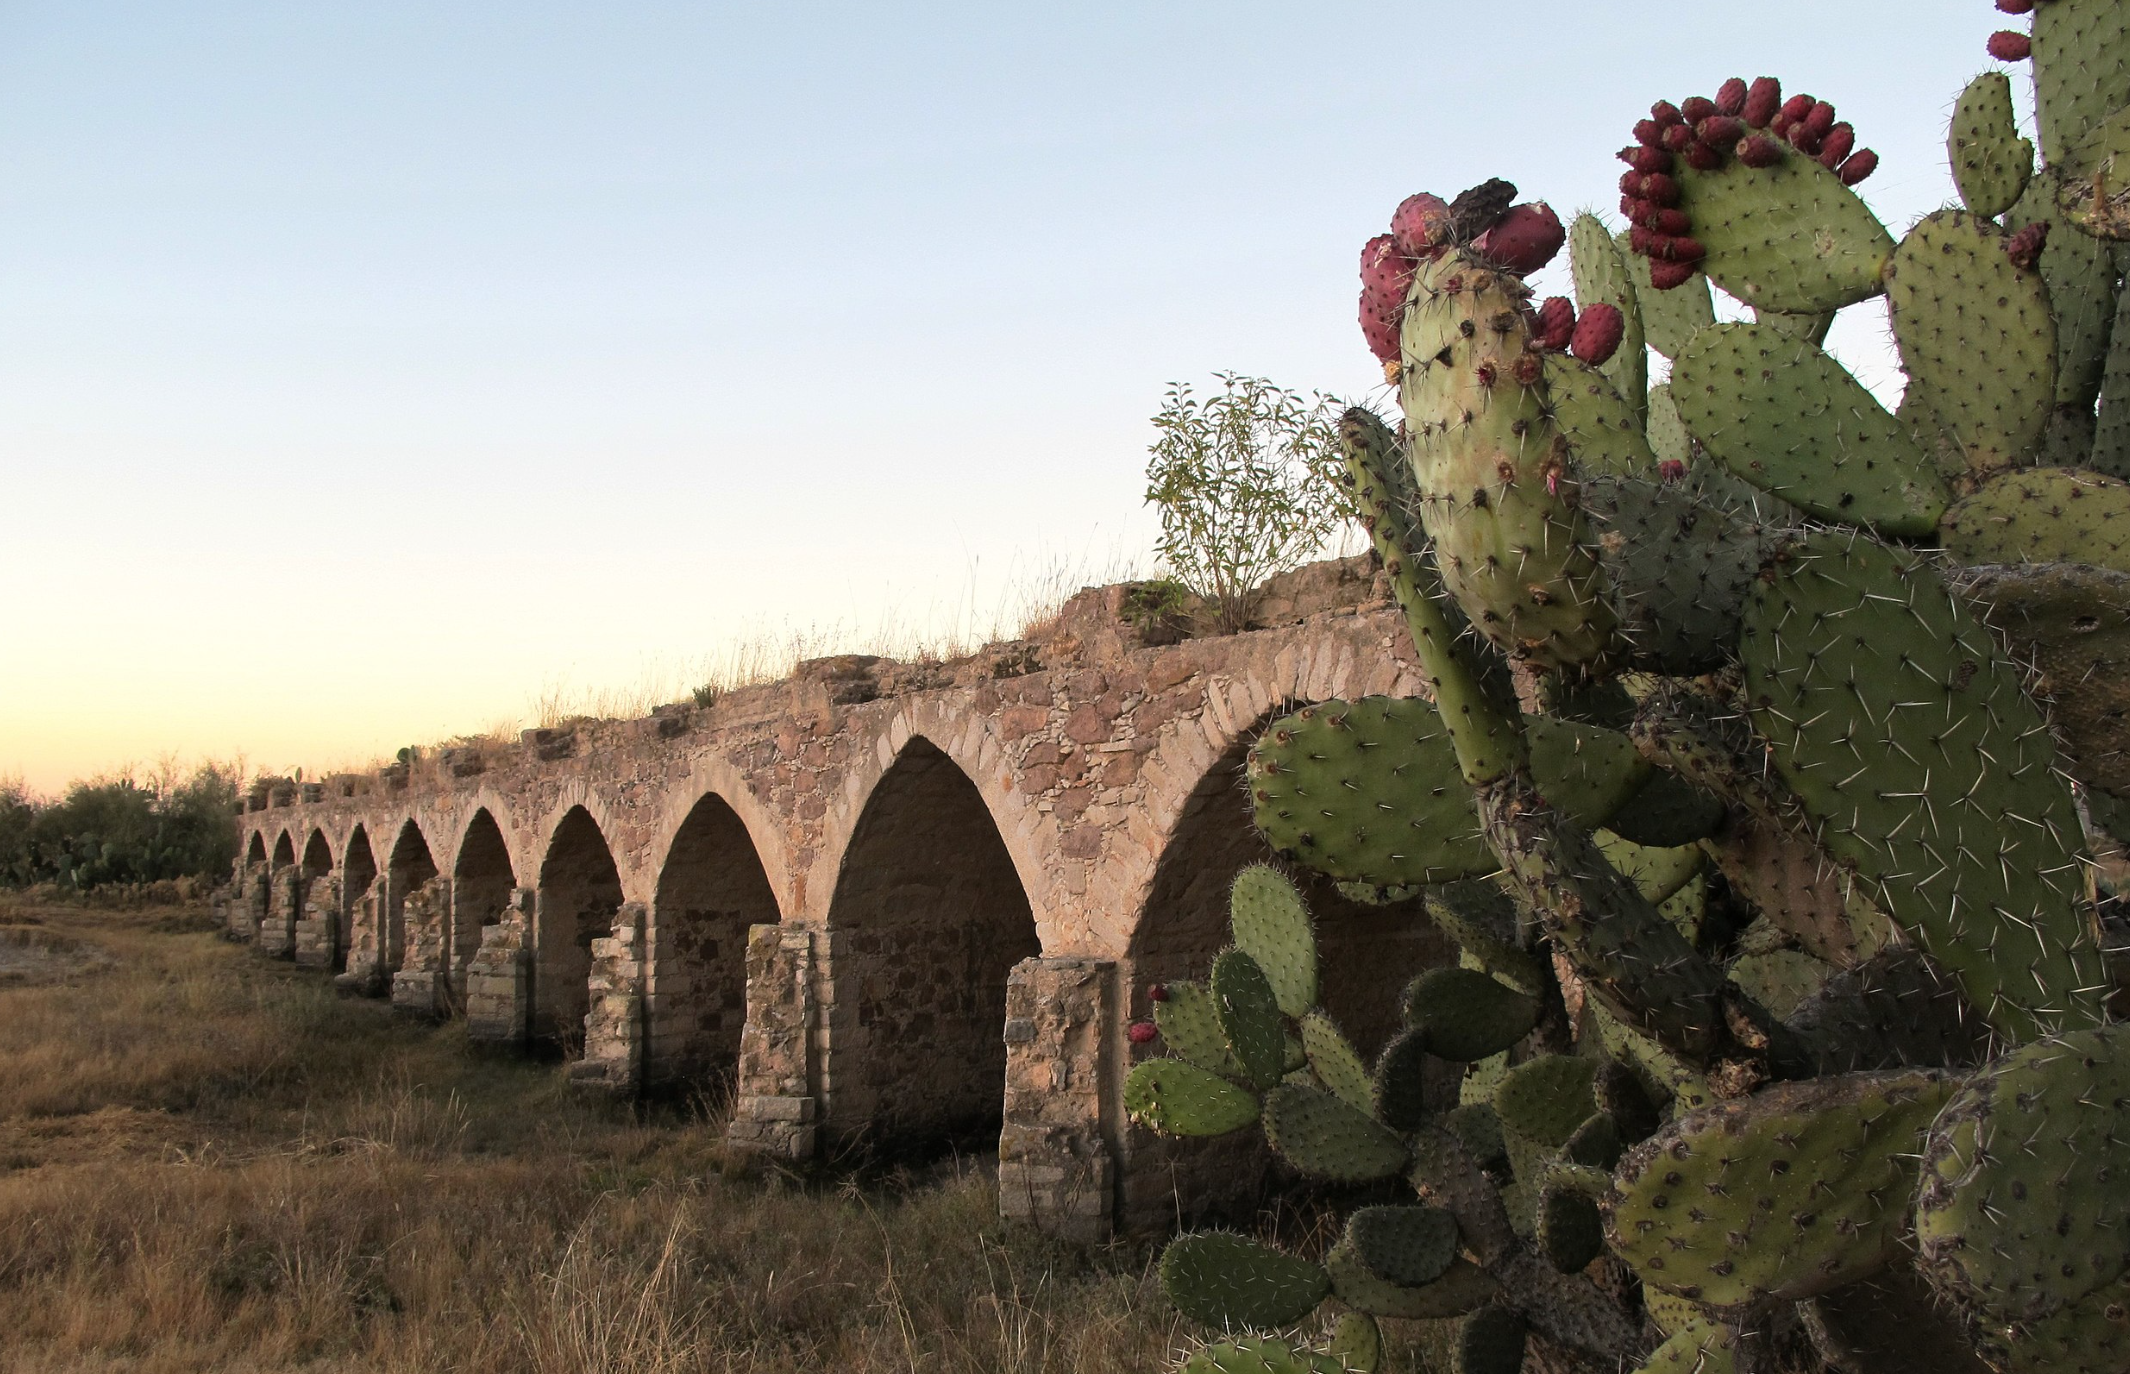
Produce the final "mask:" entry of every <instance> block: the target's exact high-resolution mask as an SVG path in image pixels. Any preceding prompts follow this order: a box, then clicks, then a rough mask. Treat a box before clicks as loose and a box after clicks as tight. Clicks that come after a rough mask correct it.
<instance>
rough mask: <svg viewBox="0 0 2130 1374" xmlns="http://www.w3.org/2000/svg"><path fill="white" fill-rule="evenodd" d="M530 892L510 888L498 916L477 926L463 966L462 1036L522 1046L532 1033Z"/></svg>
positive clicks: (525, 888)
mask: <svg viewBox="0 0 2130 1374" xmlns="http://www.w3.org/2000/svg"><path fill="white" fill-rule="evenodd" d="M532 907H533V892H532V889H531V888H529V887H521V888H516V889H513V890H512V892H511V894H510V905H509V906H507V907H505V908H504V909H503V919H502V920H500V921H497V922H496V923H495V924H494V925H490V926H483V927H482V928H481V947H480V948H479V949H478V950H475V951H474V955H473V960H472V962H471V963H469V964H468V965H467V966H466V1035H467V1038H469V1039H472V1040H485V1041H489V1042H491V1043H494V1044H503V1045H522V1044H524V1043H525V1042H526V1040H528V1039H529V1038H531V1035H532V951H531V950H530V949H528V948H526V944H527V942H528V940H530V938H531V934H532Z"/></svg>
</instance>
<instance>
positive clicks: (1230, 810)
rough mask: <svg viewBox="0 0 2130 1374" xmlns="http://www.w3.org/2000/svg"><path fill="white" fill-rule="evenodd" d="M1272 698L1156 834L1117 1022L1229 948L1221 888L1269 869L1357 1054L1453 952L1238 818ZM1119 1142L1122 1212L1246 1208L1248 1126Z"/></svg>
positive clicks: (1411, 920) (1256, 1175)
mask: <svg viewBox="0 0 2130 1374" xmlns="http://www.w3.org/2000/svg"><path fill="white" fill-rule="evenodd" d="M1286 709H1288V708H1287V706H1286V705H1285V704H1282V703H1276V704H1274V705H1273V706H1271V707H1269V708H1267V709H1266V710H1265V711H1264V712H1263V714H1262V715H1261V716H1260V717H1259V718H1258V719H1257V720H1255V721H1252V722H1249V723H1248V726H1247V728H1246V729H1245V730H1243V731H1241V732H1239V733H1238V734H1237V735H1236V736H1235V737H1234V738H1233V740H1232V741H1231V742H1230V743H1229V744H1228V746H1227V748H1225V749H1224V750H1223V751H1221V753H1220V754H1219V755H1218V757H1216V758H1215V759H1214V761H1213V762H1212V763H1211V764H1210V765H1209V766H1208V767H1207V768H1206V769H1205V770H1204V772H1203V773H1201V774H1200V776H1199V777H1198V778H1197V780H1196V782H1195V784H1194V785H1193V786H1192V788H1191V790H1190V791H1189V792H1188V793H1186V794H1185V795H1184V799H1183V804H1182V805H1181V806H1180V807H1178V808H1177V811H1176V816H1175V820H1174V822H1173V824H1172V825H1171V827H1170V829H1169V831H1168V834H1167V835H1166V836H1165V838H1164V843H1163V844H1162V846H1161V849H1160V853H1159V855H1158V857H1157V859H1156V861H1155V864H1154V873H1153V878H1152V881H1151V882H1150V883H1149V884H1148V885H1147V891H1146V898H1145V903H1144V905H1143V907H1142V909H1141V910H1140V911H1139V913H1138V918H1137V920H1136V921H1135V923H1134V926H1133V932H1132V938H1131V944H1130V947H1129V950H1128V951H1127V955H1126V958H1125V961H1124V968H1123V973H1124V976H1125V979H1126V989H1127V998H1126V1001H1127V1010H1128V1017H1127V1019H1128V1020H1136V1019H1141V1018H1145V1017H1149V1016H1151V1015H1152V1014H1153V1003H1152V998H1151V995H1150V989H1151V988H1152V987H1153V986H1154V985H1156V984H1159V983H1167V982H1173V981H1176V980H1179V979H1192V980H1197V981H1203V980H1204V979H1205V978H1206V976H1207V975H1208V973H1209V972H1210V971H1211V968H1212V963H1213V957H1214V956H1215V955H1216V954H1218V953H1219V952H1220V950H1221V949H1223V948H1224V947H1226V946H1227V944H1228V943H1229V930H1228V889H1229V887H1230V886H1231V885H1232V884H1233V882H1234V879H1235V875H1236V874H1237V873H1239V872H1241V871H1242V869H1244V868H1245V867H1247V866H1249V865H1250V864H1254V863H1270V864H1273V865H1275V866H1277V867H1281V868H1282V869H1283V870H1284V871H1285V872H1286V873H1287V874H1288V876H1289V877H1291V878H1292V879H1294V881H1295V885H1296V886H1297V887H1298V888H1300V889H1301V892H1302V896H1303V899H1304V901H1306V902H1307V904H1308V906H1309V910H1310V913H1311V914H1312V915H1313V916H1314V917H1315V920H1316V930H1317V948H1318V961H1319V970H1320V972H1319V977H1320V983H1321V989H1322V990H1321V992H1320V1000H1321V1002H1322V1004H1323V1006H1324V1009H1325V1010H1326V1011H1327V1012H1329V1013H1330V1015H1331V1017H1332V1019H1333V1020H1334V1021H1335V1022H1337V1023H1338V1025H1339V1027H1340V1029H1341V1030H1343V1031H1345V1032H1346V1034H1347V1036H1348V1038H1349V1039H1351V1040H1352V1041H1353V1043H1354V1044H1355V1046H1356V1047H1358V1048H1359V1049H1360V1050H1361V1052H1362V1053H1363V1055H1364V1056H1368V1057H1370V1058H1372V1057H1373V1056H1374V1054H1375V1052H1376V1051H1377V1050H1378V1049H1379V1048H1380V1047H1381V1046H1382V1045H1383V1044H1384V1043H1385V1042H1386V1041H1387V1040H1389V1039H1390V1037H1391V1036H1392V1035H1393V1034H1395V1032H1396V1029H1397V1027H1398V1024H1399V1010H1398V995H1399V993H1400V991H1401V990H1402V989H1403V988H1404V986H1405V984H1406V983H1407V982H1408V981H1409V980H1410V979H1411V978H1412V977H1413V976H1414V975H1415V974H1417V973H1419V972H1420V971H1421V970H1423V969H1426V968H1430V967H1433V966H1435V965H1437V964H1441V963H1443V962H1445V961H1447V960H1450V959H1454V958H1455V950H1454V947H1452V946H1451V945H1450V944H1449V943H1448V942H1447V941H1446V940H1445V939H1444V938H1443V937H1442V936H1441V935H1440V934H1438V933H1437V932H1436V931H1435V929H1434V927H1433V925H1432V924H1431V923H1430V922H1429V921H1428V919H1427V914H1426V911H1425V909H1424V907H1423V905H1422V903H1421V901H1420V899H1419V898H1417V897H1414V898H1410V899H1407V900H1405V901H1402V902H1396V903H1393V904H1390V905H1383V906H1377V905H1371V904H1368V903H1364V902H1361V901H1357V900H1355V899H1353V898H1351V897H1348V896H1346V895H1345V894H1343V893H1341V892H1340V891H1339V890H1338V887H1337V886H1336V885H1335V884H1334V883H1332V882H1331V881H1330V880H1329V879H1326V878H1325V877H1323V876H1322V875H1321V874H1317V873H1313V872H1310V871H1309V870H1307V869H1298V868H1292V867H1289V866H1286V865H1283V864H1280V863H1279V861H1278V859H1277V857H1276V856H1275V855H1274V854H1273V852H1272V850H1271V847H1270V846H1269V845H1267V844H1266V843H1265V840H1264V837H1263V836H1262V835H1260V834H1259V833H1258V831H1257V828H1256V826H1255V825H1253V824H1252V822H1251V819H1250V798H1249V794H1248V792H1247V790H1246V788H1245V785H1244V767H1245V764H1246V762H1247V759H1248V754H1249V748H1250V744H1251V742H1252V741H1253V740H1254V739H1255V738H1256V735H1257V733H1258V731H1259V730H1260V729H1262V728H1263V726H1264V724H1265V723H1266V722H1267V721H1269V720H1270V719H1272V718H1273V717H1274V716H1275V715H1278V714H1280V713H1282V712H1283V711H1285V710H1286ZM1122 1048H1123V1054H1124V1057H1125V1059H1126V1062H1131V1061H1136V1060H1139V1059H1144V1058H1148V1057H1151V1056H1153V1055H1156V1054H1159V1053H1162V1052H1163V1051H1162V1047H1161V1046H1160V1045H1159V1044H1152V1045H1143V1046H1142V1045H1131V1044H1129V1043H1128V1042H1127V1043H1126V1044H1125V1045H1124V1046H1123V1047H1122ZM1126 1146H1127V1150H1128V1152H1129V1153H1130V1154H1131V1155H1132V1156H1133V1161H1134V1162H1133V1165H1132V1167H1131V1168H1130V1169H1129V1170H1127V1174H1126V1177H1127V1183H1126V1194H1127V1195H1126V1197H1125V1200H1124V1201H1125V1210H1126V1213H1127V1215H1128V1216H1135V1217H1138V1218H1152V1219H1156V1220H1160V1221H1163V1222H1168V1221H1173V1220H1174V1219H1175V1217H1176V1216H1177V1215H1178V1214H1179V1213H1181V1214H1182V1215H1184V1216H1185V1217H1191V1218H1196V1217H1203V1216H1207V1215H1219V1214H1223V1213H1233V1212H1234V1211H1236V1210H1238V1209H1242V1210H1247V1209H1249V1208H1251V1207H1253V1206H1254V1205H1255V1203H1256V1201H1257V1191H1258V1187H1259V1184H1260V1183H1261V1180H1262V1176H1263V1166H1264V1161H1265V1156H1264V1154H1263V1151H1262V1148H1261V1142H1260V1140H1259V1138H1258V1137H1257V1136H1256V1135H1255V1134H1254V1133H1241V1134H1238V1136H1236V1137H1234V1138H1233V1139H1231V1140H1222V1141H1218V1142H1205V1141H1189V1142H1184V1143H1183V1145H1182V1146H1180V1147H1178V1146H1176V1145H1174V1144H1173V1143H1172V1142H1169V1141H1166V1140H1162V1139H1160V1138H1158V1137H1156V1136H1154V1135H1153V1134H1152V1133H1151V1132H1147V1131H1144V1130H1143V1129H1140V1128H1136V1127H1135V1128H1132V1129H1131V1131H1130V1132H1129V1134H1128V1137H1127V1141H1126Z"/></svg>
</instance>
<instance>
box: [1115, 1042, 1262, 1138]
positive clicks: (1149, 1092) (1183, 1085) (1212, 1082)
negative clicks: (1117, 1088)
mask: <svg viewBox="0 0 2130 1374" xmlns="http://www.w3.org/2000/svg"><path fill="white" fill-rule="evenodd" d="M1124 1109H1125V1110H1126V1111H1127V1112H1129V1113H1131V1115H1132V1116H1133V1117H1134V1118H1136V1119H1137V1120H1139V1121H1143V1122H1145V1123H1146V1124H1147V1125H1149V1126H1151V1127H1153V1128H1154V1129H1155V1130H1157V1131H1160V1132H1162V1133H1163V1134H1164V1135H1184V1136H1210V1135H1226V1134H1227V1133H1228V1132H1230V1131H1239V1130H1241V1129H1242V1128H1243V1127H1245V1126H1247V1125H1249V1124H1250V1123H1251V1122H1253V1121H1255V1120H1257V1116H1258V1104H1257V1098H1256V1097H1254V1096H1252V1095H1251V1094H1250V1093H1248V1092H1245V1091H1244V1090H1243V1089H1241V1088H1238V1087H1236V1086H1235V1085H1234V1084H1233V1083H1230V1082H1229V1081H1228V1080H1227V1079H1225V1078H1222V1077H1221V1076H1220V1075H1219V1074H1216V1073H1211V1072H1208V1071H1207V1070H1205V1069H1201V1068H1199V1067H1198V1066H1197V1065H1196V1064H1187V1063H1185V1062H1184V1061H1183V1060H1181V1059H1148V1060H1145V1061H1143V1062H1142V1063H1139V1064H1137V1065H1135V1066H1133V1068H1132V1071H1131V1074H1130V1075H1129V1076H1128V1077H1127V1078H1126V1079H1125V1080H1124Z"/></svg>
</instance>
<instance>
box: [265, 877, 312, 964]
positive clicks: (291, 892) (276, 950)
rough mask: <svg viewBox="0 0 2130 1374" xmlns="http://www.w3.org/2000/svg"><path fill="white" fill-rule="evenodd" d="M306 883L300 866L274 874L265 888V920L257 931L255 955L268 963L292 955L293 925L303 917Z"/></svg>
mask: <svg viewBox="0 0 2130 1374" xmlns="http://www.w3.org/2000/svg"><path fill="white" fill-rule="evenodd" d="M309 887H310V880H309V878H308V877H307V876H306V875H305V873H304V871H303V866H302V865H301V864H289V865H288V866H286V867H284V868H280V869H276V870H275V871H274V876H273V881H272V883H271V884H270V886H269V896H268V898H267V906H266V920H265V922H264V923H263V924H262V925H260V927H259V952H260V953H261V954H264V955H265V956H266V957H267V958H269V959H292V958H294V957H295V955H296V921H297V920H298V918H300V917H301V915H302V914H303V901H304V893H305V891H306V890H307V889H308V888H309Z"/></svg>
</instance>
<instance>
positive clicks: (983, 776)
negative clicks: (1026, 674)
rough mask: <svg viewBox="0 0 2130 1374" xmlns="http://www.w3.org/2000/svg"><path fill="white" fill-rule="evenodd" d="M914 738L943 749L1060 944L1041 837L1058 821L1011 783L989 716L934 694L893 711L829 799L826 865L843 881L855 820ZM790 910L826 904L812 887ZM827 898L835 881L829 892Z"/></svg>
mask: <svg viewBox="0 0 2130 1374" xmlns="http://www.w3.org/2000/svg"><path fill="white" fill-rule="evenodd" d="M913 740H922V741H923V742H924V743H925V745H926V746H927V747H928V748H930V749H933V750H935V751H937V752H939V753H941V754H944V755H945V756H946V757H947V758H948V759H949V760H950V761H952V763H953V764H954V766H955V767H956V768H957V769H958V770H960V772H961V774H962V776H963V777H964V778H965V779H967V780H968V782H969V783H970V785H971V786H972V787H973V788H974V789H975V791H976V795H977V797H978V799H979V800H980V801H981V802H982V804H983V807H984V810H985V812H986V814H987V815H988V816H989V817H990V818H991V821H992V828H993V829H994V830H995V831H996V832H997V834H998V836H999V839H1000V841H1001V843H1002V844H1003V845H1004V847H1005V850H1006V855H1007V858H1008V859H1009V860H1010V861H1011V862H1012V865H1013V871H1014V877H1015V878H1016V880H1017V881H1018V882H1019V883H1020V885H1021V888H1022V891H1023V892H1024V893H1025V894H1026V895H1027V897H1028V899H1029V906H1030V908H1031V909H1032V910H1033V912H1034V919H1035V923H1036V930H1037V933H1038V934H1039V935H1040V936H1041V938H1042V942H1043V948H1044V949H1045V950H1051V949H1053V948H1054V947H1056V946H1058V945H1059V944H1060V940H1059V935H1058V932H1057V931H1056V930H1055V929H1053V926H1052V915H1051V907H1052V903H1051V902H1050V901H1049V897H1050V883H1049V873H1050V870H1051V868H1052V867H1053V866H1054V865H1053V864H1052V862H1051V860H1052V859H1053V857H1054V856H1053V855H1052V854H1049V853H1046V852H1045V849H1044V846H1043V844H1042V843H1041V841H1042V840H1043V839H1046V838H1048V839H1054V837H1055V831H1056V827H1055V826H1053V825H1051V824H1050V823H1049V818H1048V817H1047V816H1044V815H1041V814H1039V813H1038V812H1036V810H1035V809H1034V805H1033V803H1032V801H1031V799H1030V798H1028V797H1026V796H1024V795H1022V794H1021V793H1020V792H1018V791H1016V790H1015V789H1014V786H1013V778H1012V775H1011V771H1010V769H1009V767H1008V764H1007V760H1006V749H1005V746H1004V744H1003V743H1002V742H1001V741H1000V739H999V738H998V734H997V732H996V730H995V728H994V724H993V722H992V721H991V720H990V719H989V718H987V717H985V716H982V715H978V714H976V713H975V712H973V711H967V710H955V709H952V708H951V707H950V706H949V705H948V704H946V703H944V702H940V701H929V700H923V699H920V700H917V701H913V702H911V703H910V704H909V705H907V706H906V707H904V709H903V710H901V711H900V712H898V713H897V714H896V715H895V716H894V717H893V718H892V719H890V720H889V721H887V722H886V723H885V725H884V726H883V727H882V728H881V729H880V730H879V732H878V733H877V734H876V735H875V737H874V739H873V743H872V748H871V749H869V750H867V751H865V752H863V753H862V754H861V755H860V756H859V757H858V758H857V759H856V760H854V761H853V763H852V765H851V767H850V769H849V770H848V771H847V772H846V773H845V775H844V779H843V784H842V787H841V789H840V791H839V792H838V794H837V795H836V797H835V798H834V799H833V801H832V805H831V807H830V810H829V814H828V817H827V820H826V824H824V826H823V827H822V839H821V850H820V852H821V854H822V855H823V856H824V857H825V859H826V861H827V862H830V863H833V864H835V865H836V867H835V868H834V869H832V870H831V872H832V873H833V874H834V875H835V881H836V882H840V881H841V875H842V872H843V856H844V855H846V854H848V853H849V851H850V847H851V844H852V842H853V840H854V839H855V837H856V833H857V829H858V827H859V826H860V825H861V824H863V823H864V821H865V818H866V813H867V811H868V810H869V809H870V808H871V807H872V805H873V798H874V797H875V796H877V795H878V793H879V790H880V786H881V783H882V782H883V781H884V780H885V778H886V777H887V775H888V774H889V773H891V772H893V771H894V770H895V769H896V768H897V767H899V766H900V765H901V764H902V761H903V758H904V756H905V755H906V754H907V752H908V750H909V747H910V744H911V742H912V741H913ZM807 895H808V897H809V900H808V901H807V902H806V903H804V904H802V905H803V908H804V909H803V910H795V911H794V915H795V916H800V917H802V918H803V919H810V920H822V919H824V918H825V917H826V914H827V913H826V911H825V909H823V908H822V907H821V906H820V905H818V898H816V897H815V896H814V894H811V893H809V894H807ZM827 895H828V896H829V898H830V901H831V903H832V902H833V895H834V884H833V883H832V884H830V886H829V890H828V894H827Z"/></svg>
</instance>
